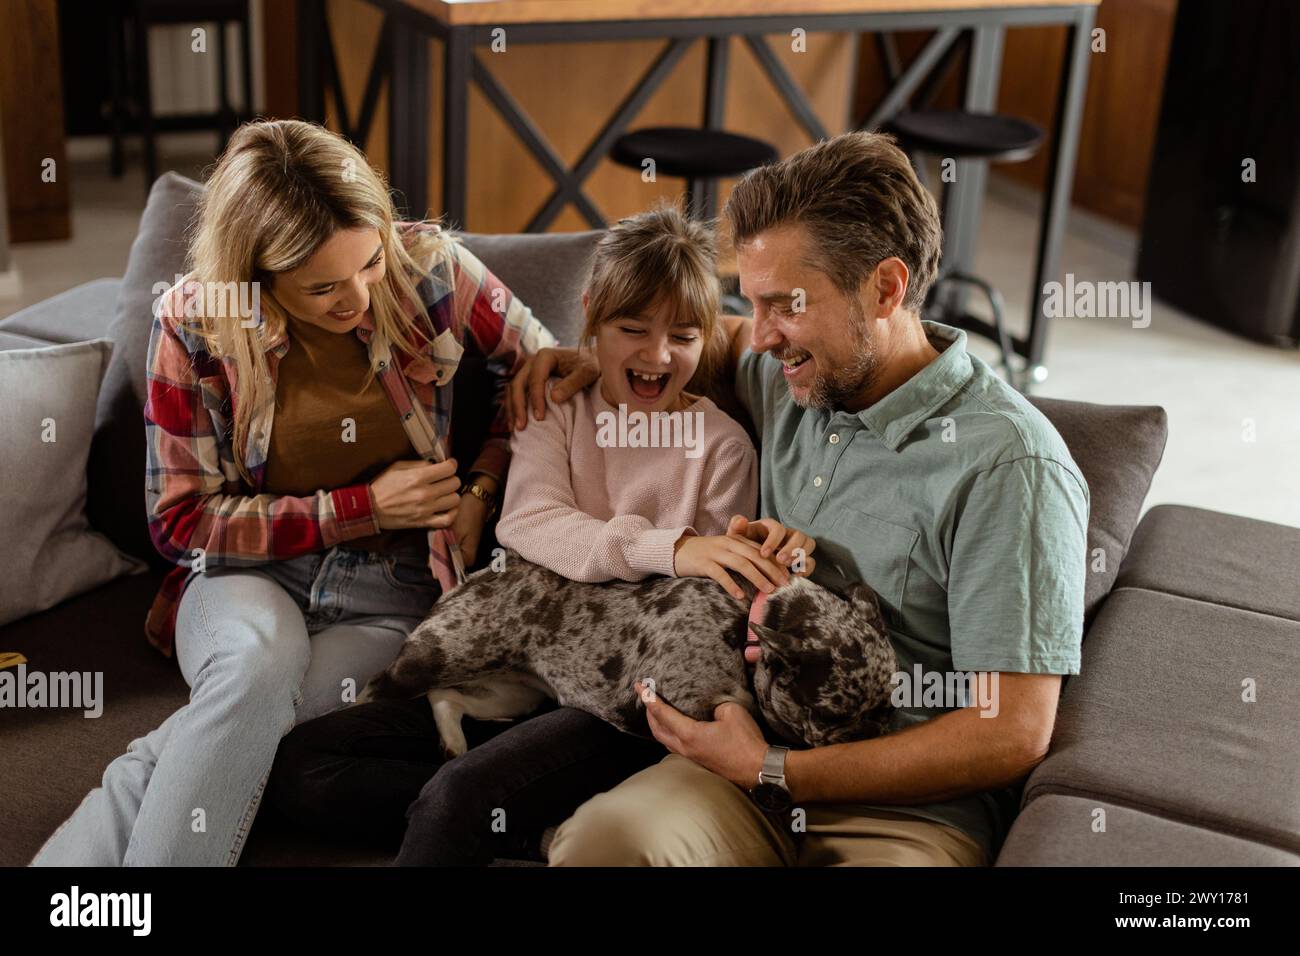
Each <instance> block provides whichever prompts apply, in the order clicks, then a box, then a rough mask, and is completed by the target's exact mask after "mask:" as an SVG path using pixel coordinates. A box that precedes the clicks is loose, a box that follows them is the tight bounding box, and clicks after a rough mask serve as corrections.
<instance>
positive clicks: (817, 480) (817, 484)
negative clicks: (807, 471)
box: [813, 475, 822, 488]
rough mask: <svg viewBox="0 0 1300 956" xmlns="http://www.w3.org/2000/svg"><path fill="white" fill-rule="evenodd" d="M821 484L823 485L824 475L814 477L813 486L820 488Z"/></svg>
mask: <svg viewBox="0 0 1300 956" xmlns="http://www.w3.org/2000/svg"><path fill="white" fill-rule="evenodd" d="M821 486H822V476H821V475H818V476H817V477H816V478H814V479H813V487H814V488H820V487H821Z"/></svg>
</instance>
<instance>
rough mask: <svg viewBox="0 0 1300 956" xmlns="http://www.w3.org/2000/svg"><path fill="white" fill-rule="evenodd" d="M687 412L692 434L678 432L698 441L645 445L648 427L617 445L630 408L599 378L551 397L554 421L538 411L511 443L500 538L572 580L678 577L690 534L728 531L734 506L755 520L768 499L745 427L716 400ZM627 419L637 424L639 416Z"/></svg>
mask: <svg viewBox="0 0 1300 956" xmlns="http://www.w3.org/2000/svg"><path fill="white" fill-rule="evenodd" d="M602 413H604V414H603V415H602ZM687 415H689V416H691V419H690V430H689V431H687V430H686V429H684V428H683V429H681V430H680V431H678V432H675V433H674V434H675V435H679V436H684V439H685V440H689V441H690V442H691V446H690V447H644V446H645V445H647V444H649V443H650V438H649V434H648V430H647V431H645V432H642V433H641V434H639V435H638V433H637V432H636V431H635V430H634V429H633V428H630V427H625V428H624V431H623V438H622V441H621V443H620V444H619V445H617V446H615V447H609V445H610V439H614V440H619V437H620V436H619V428H618V419H619V410H618V409H617V408H615V407H613V406H611V405H610V404H609V403H608V402H606V401H605V399H604V398H602V397H601V394H600V382H599V381H597V382H596V383H595V384H593V385H591V386H590V387H589V388H587V389H585V390H584V391H582V392H580V393H579V394H578V395H576V396H574V398H573V400H572V401H569V402H565V403H564V404H556V403H555V402H554V401H552V400H551V398H550V395H549V394H548V395H547V398H546V417H545V418H544V419H542V420H541V421H537V420H535V419H532V418H531V416H530V420H529V422H528V427H527V428H525V429H524V430H523V431H518V432H515V434H514V436H513V437H512V438H511V439H510V448H511V462H510V474H509V478H508V480H507V481H506V494H505V501H504V502H503V503H502V508H501V512H502V517H501V521H500V524H498V526H497V540H498V541H500V542H501V544H503V545H505V546H506V547H508V548H514V549H515V550H516V551H518V552H519V553H520V554H521V555H522V556H523V557H524V558H526V559H527V560H529V561H532V562H533V563H534V564H540V565H542V566H543V567H545V568H549V569H550V570H552V571H554V572H556V573H557V574H562V575H564V576H565V577H566V578H569V579H570V580H573V581H609V580H614V579H617V580H623V581H639V580H641V579H642V578H644V577H647V576H648V575H651V574H663V575H668V576H672V575H673V545H674V544H675V543H676V541H677V539H678V538H680V537H681V536H682V534H683V532H686V531H693V532H695V533H697V534H724V533H725V532H726V530H727V522H728V521H729V520H730V518H731V516H732V515H733V514H740V515H744V516H745V517H747V518H752V517H754V512H755V509H756V508H757V505H758V456H757V453H756V452H755V451H754V446H753V445H752V444H751V443H750V440H749V436H748V435H747V434H746V433H745V430H744V429H743V428H742V427H741V426H740V425H739V424H738V423H737V422H736V421H735V420H734V419H732V418H730V417H729V416H727V415H726V413H724V412H723V411H722V410H721V409H719V408H718V406H717V405H715V404H713V402H711V401H709V400H708V399H707V398H701V399H700V400H699V401H697V402H695V403H694V404H693V405H691V406H690V407H689V408H688V409H686V410H684V411H683V412H681V413H679V422H684V421H685V419H683V418H681V416H687ZM598 416H599V417H598ZM623 421H624V423H625V425H627V424H635V413H634V412H633V411H632V410H628V412H627V413H626V415H625V416H624V418H623ZM662 426H663V422H662V420H661V421H660V422H659V423H658V428H659V430H658V435H660V436H662V435H664V432H663V430H662ZM668 440H669V441H672V440H673V439H671V438H670V439H668ZM664 441H665V439H664V438H662V437H661V438H660V439H659V442H660V443H661V444H662V443H663V442H664ZM632 444H639V445H641V446H642V447H627V446H629V445H632ZM692 456H694V457H692Z"/></svg>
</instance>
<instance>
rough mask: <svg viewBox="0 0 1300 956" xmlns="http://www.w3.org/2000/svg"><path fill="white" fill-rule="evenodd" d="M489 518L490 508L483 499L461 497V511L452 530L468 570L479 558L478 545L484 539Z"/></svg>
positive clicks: (458, 512) (467, 496) (470, 496)
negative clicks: (484, 530)
mask: <svg viewBox="0 0 1300 956" xmlns="http://www.w3.org/2000/svg"><path fill="white" fill-rule="evenodd" d="M487 517H488V506H487V504H486V502H484V501H483V499H481V498H476V497H474V496H473V495H462V496H461V499H460V510H459V511H457V512H456V520H455V522H454V523H453V524H452V526H451V528H452V530H453V531H454V532H455V533H456V542H457V543H458V544H459V545H460V553H461V556H462V557H463V558H464V559H465V567H467V568H468V567H471V566H472V565H473V564H474V559H475V557H477V556H478V544H479V541H480V539H482V537H483V526H484V525H486V524H487Z"/></svg>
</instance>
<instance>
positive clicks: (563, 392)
mask: <svg viewBox="0 0 1300 956" xmlns="http://www.w3.org/2000/svg"><path fill="white" fill-rule="evenodd" d="M557 373H558V374H559V375H561V376H563V379H562V380H561V381H560V382H558V383H556V386H555V388H554V389H553V390H552V392H551V398H553V399H555V401H557V402H567V401H568V400H569V399H570V398H572V397H573V396H574V395H576V394H577V393H578V392H580V391H582V390H583V389H584V388H586V387H587V386H588V385H590V384H591V383H592V382H594V381H596V379H598V378H599V377H600V366H598V365H597V364H596V357H595V356H594V355H592V354H591V353H589V352H580V351H578V350H577V349H542V350H541V351H539V352H538V353H537V354H536V355H530V356H529V357H528V358H526V359H525V360H524V364H523V365H522V366H520V368H519V371H518V372H516V373H515V377H514V378H512V379H511V380H510V388H509V389H508V390H507V391H506V413H507V414H508V415H509V417H510V421H511V422H513V423H514V427H515V430H516V431H520V430H522V429H524V428H527V427H528V407H529V406H530V405H531V406H532V409H533V417H534V418H536V419H537V420H538V421H541V420H542V419H543V418H545V417H546V383H547V382H548V381H549V380H550V378H551V376H552V375H555V374H557Z"/></svg>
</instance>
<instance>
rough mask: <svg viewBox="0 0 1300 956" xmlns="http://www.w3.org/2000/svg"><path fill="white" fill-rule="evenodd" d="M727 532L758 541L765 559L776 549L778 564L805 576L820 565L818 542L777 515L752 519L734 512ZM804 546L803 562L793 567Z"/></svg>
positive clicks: (729, 534)
mask: <svg viewBox="0 0 1300 956" xmlns="http://www.w3.org/2000/svg"><path fill="white" fill-rule="evenodd" d="M727 535H728V537H736V538H739V539H741V540H743V541H748V542H750V543H754V542H757V543H758V548H759V553H760V554H761V555H762V556H763V557H765V558H766V557H770V556H771V555H772V552H773V551H775V552H776V561H777V563H778V564H780V565H782V566H783V567H787V568H790V570H792V571H793V572H794V573H795V574H798V575H800V576H801V577H808V575H810V574H812V573H813V568H815V567H817V562H816V561H814V560H813V557H812V553H813V551H815V550H816V549H817V542H816V541H815V540H814V539H813V538H812V537H811V536H810V535H806V534H804V533H803V532H802V531H796V530H795V529H794V528H787V527H786V526H785V525H783V524H781V522H779V521H777V520H776V519H775V518H760V519H759V520H758V521H750V520H748V519H747V518H745V517H744V516H743V515H732V518H731V522H730V523H729V524H728V525H727ZM800 548H802V549H803V555H802V557H803V561H802V563H801V564H800V566H799V567H797V568H796V567H791V566H792V565H793V564H795V563H796V562H797V559H798V558H799V557H800V555H799V554H797V553H796V552H798V551H799V549H800Z"/></svg>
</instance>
